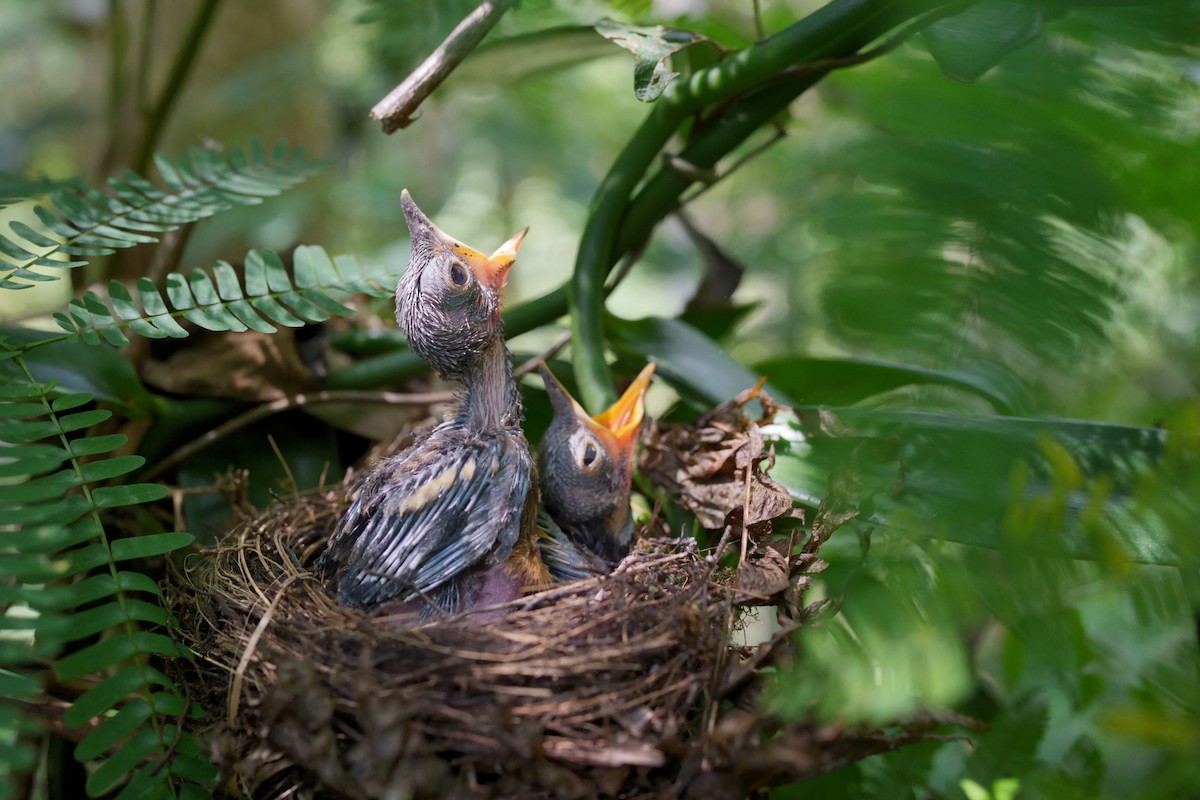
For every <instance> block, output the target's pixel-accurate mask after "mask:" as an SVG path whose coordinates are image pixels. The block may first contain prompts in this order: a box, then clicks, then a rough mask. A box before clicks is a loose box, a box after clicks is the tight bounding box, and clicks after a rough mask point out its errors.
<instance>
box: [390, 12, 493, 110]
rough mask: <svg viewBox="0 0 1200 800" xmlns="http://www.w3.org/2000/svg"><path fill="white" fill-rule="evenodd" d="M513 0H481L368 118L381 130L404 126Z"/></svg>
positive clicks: (481, 39)
mask: <svg viewBox="0 0 1200 800" xmlns="http://www.w3.org/2000/svg"><path fill="white" fill-rule="evenodd" d="M515 3H516V0H484V2H482V3H480V4H479V5H478V6H477V7H476V9H475V10H474V11H472V12H471V13H470V14H468V15H467V16H466V17H465V18H464V19H463V21H462V22H460V23H458V25H457V27H455V28H454V30H452V31H451V32H450V35H449V36H447V37H446V39H445V41H443V42H442V43H441V44H440V45H438V46H437V49H436V50H434V51H433V52H432V53H431V54H430V55H429V57H428V58H426V59H425V60H424V61H422V62H421V64H420V65H419V66H418V67H417V68H416V69H415V70H413V71H412V72H411V73H409V76H408V77H407V78H405V79H404V80H403V81H401V83H400V85H399V86H397V87H396V88H395V89H392V91H390V92H389V93H388V95H387V97H385V98H383V99H382V100H380V101H379V102H378V103H376V104H375V107H374V108H372V109H371V119H377V120H379V121H380V122H381V123H383V132H384V133H394V132H395V131H397V130H399V129H400V128H407V127H408V126H409V125H410V124H412V121H413V114H414V113H415V112H416V110H417V108H418V107H420V105H421V103H423V102H424V101H425V98H426V97H429V95H430V94H432V93H433V90H434V89H436V88H437V87H438V86H440V85H441V83H442V81H444V80H446V78H447V77H448V76H449V75H450V73H451V72H453V71H454V68H455V67H457V66H458V65H459V64H460V63H461V62H462V60H463V59H464V58H466V57H467V54H468V53H470V52H471V51H472V50H474V49H475V47H476V46H477V45H478V44H479V43H480V42H481V41H483V37H484V36H486V35H487V33H488V31H490V30H491V29H492V28H493V27H495V25H496V23H497V22H499V21H500V17H502V16H504V12H505V11H508V9H509V8H511V7H512V6H513V5H515Z"/></svg>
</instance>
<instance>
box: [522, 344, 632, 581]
mask: <svg viewBox="0 0 1200 800" xmlns="http://www.w3.org/2000/svg"><path fill="white" fill-rule="evenodd" d="M541 373H542V380H543V382H545V384H546V393H547V394H548V395H549V396H550V405H551V406H552V407H553V409H554V420H553V422H551V423H550V427H549V428H548V429H547V430H546V435H545V436H543V437H542V445H541V447H540V448H539V450H538V473H539V475H538V477H539V480H540V482H541V486H542V507H541V509H540V511H539V513H538V527H539V528H540V529H541V530H542V532H543V533H544V535H543V536H542V537H541V538H540V540H539V544H540V546H541V551H542V557H543V559H544V561H545V563H546V566H547V567H548V568H549V570H550V575H551V577H552V578H553V579H554V581H555V582H556V583H561V582H564V581H573V580H580V579H582V578H587V577H591V576H594V575H606V574H608V573H609V572H611V571H612V568H613V567H615V566H616V565H617V562H619V561H620V560H621V559H622V558H624V557H625V556H626V555H627V554H628V553H629V546H630V544H632V542H633V517H632V516H631V514H630V509H629V491H630V481H631V479H632V477H633V453H634V449H635V447H636V445H637V438H638V431H639V430H640V429H641V425H642V416H643V413H644V408H645V399H646V388H647V387H648V386H649V385H650V378H651V376H652V375H653V374H654V364H653V363H650V364H647V365H646V366H645V368H643V369H642V371H641V373H639V374H638V376H637V377H636V378H634V380H633V382H632V383H631V384H629V388H628V389H626V390H625V393H624V394H623V395H621V398H620V399H619V400H617V402H615V403H613V404H612V405H611V406H610V407H609V408H607V409H605V410H604V411H603V412H601V413H600V414H598V415H597V416H595V417H591V416H589V415H588V413H587V411H585V410H584V409H583V406H581V405H579V403H578V402H576V400H575V398H573V397H571V395H570V393H568V392H567V390H566V389H565V388H563V385H562V384H561V383H559V382H558V379H556V378H555V377H554V375H553V373H551V372H550V370H549V369H547V368H546V366H545V364H543V365H542V366H541Z"/></svg>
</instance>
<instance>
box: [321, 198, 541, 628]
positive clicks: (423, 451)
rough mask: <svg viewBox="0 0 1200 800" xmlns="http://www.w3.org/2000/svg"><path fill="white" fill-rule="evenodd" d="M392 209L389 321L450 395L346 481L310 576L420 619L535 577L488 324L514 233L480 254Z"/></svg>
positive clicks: (522, 465)
mask: <svg viewBox="0 0 1200 800" xmlns="http://www.w3.org/2000/svg"><path fill="white" fill-rule="evenodd" d="M401 202H402V204H403V207H404V215H405V218H406V219H407V221H408V227H409V230H410V232H411V233H412V240H413V247H412V258H411V260H410V261H409V265H408V269H407V270H406V271H405V273H404V276H403V277H402V278H401V279H400V284H399V286H398V288H397V291H396V320H397V322H398V323H399V325H400V328H401V329H402V330H403V331H404V334H405V336H407V337H408V344H409V347H410V348H411V349H412V351H413V352H414V353H416V354H417V355H418V356H419V357H421V359H423V360H424V361H425V362H427V363H428V364H430V365H431V366H432V367H433V368H434V369H436V370H437V371H438V373H439V374H441V376H442V377H443V378H446V379H447V380H458V381H459V382H460V383H461V388H460V389H459V390H458V392H457V393H456V394H455V398H454V400H453V402H452V403H451V405H450V409H449V410H448V411H447V413H446V416H445V418H444V420H443V421H442V423H441V424H440V425H438V426H437V427H436V428H435V429H434V430H433V431H432V432H431V433H430V434H429V435H427V436H426V437H424V438H422V439H419V440H418V441H417V442H416V443H415V444H414V445H413V446H412V447H410V448H409V449H407V450H405V451H404V452H402V453H400V454H399V455H396V456H394V457H392V458H389V459H386V460H384V461H382V462H381V463H380V464H378V465H377V466H376V467H375V468H374V469H373V470H372V471H371V473H370V474H369V475H367V477H366V478H365V479H364V480H363V481H362V483H361V484H360V485H359V486H358V487H357V491H356V496H355V498H354V500H353V502H352V504H351V506H350V508H349V509H348V510H347V512H346V514H345V516H344V517H343V518H342V520H341V522H340V523H339V524H338V526H337V528H336V529H335V531H334V533H333V536H332V537H331V539H330V542H329V548H328V550H327V551H326V553H325V555H324V556H322V559H321V562H320V564H319V565H318V569H319V570H320V571H321V572H322V573H323V574H324V575H325V576H326V577H332V578H334V579H335V580H336V584H337V596H338V599H339V600H341V601H342V602H343V603H345V604H346V605H348V606H352V607H354V608H361V609H374V608H378V607H380V606H383V605H385V604H386V605H387V606H388V607H389V609H391V608H393V607H396V605H397V604H399V605H400V606H401V608H400V609H399V610H413V611H419V612H421V617H422V618H426V617H428V616H429V615H430V614H431V613H433V612H434V611H438V610H440V611H443V612H454V611H457V610H460V609H463V608H469V607H473V606H481V605H490V604H492V603H498V602H504V601H506V600H510V599H513V598H515V597H518V596H520V594H521V593H522V590H523V588H524V587H525V586H527V585H534V584H545V583H547V582H548V580H549V576H548V574H546V571H545V568H544V567H543V566H542V564H541V561H540V560H539V559H538V558H536V546H535V545H534V543H533V537H534V536H535V535H536V528H535V525H534V518H535V515H536V491H534V488H533V486H532V480H533V479H532V474H533V460H532V457H531V455H530V452H529V444H528V442H527V441H526V439H525V435H524V433H522V431H521V427H520V426H521V421H522V417H523V413H524V412H523V408H522V405H521V397H520V393H519V391H518V389H517V385H516V382H515V381H514V380H513V372H512V365H511V363H510V360H509V355H508V350H507V349H506V348H505V346H504V332H503V327H502V324H501V321H500V295H501V292H502V291H503V289H504V285H505V282H506V281H507V279H508V272H509V268H510V267H511V266H512V263H513V261H514V260H515V258H516V254H517V249H518V248H519V247H520V244H521V241H522V239H523V238H524V236H525V231H521V232H520V233H518V234H517V235H516V236H514V237H512V238H511V239H510V240H509V241H507V242H505V243H504V245H502V246H501V247H500V249H499V250H497V251H496V252H495V253H493V254H492V255H491V256H484V255H483V254H482V253H479V252H477V251H475V250H473V249H471V248H469V247H467V246H466V245H464V244H462V243H461V242H459V241H457V240H456V239H454V238H452V237H450V236H448V235H447V234H445V233H443V232H442V231H441V230H439V229H438V228H437V226H435V225H434V224H433V222H432V221H430V220H429V218H428V217H426V216H425V214H424V213H422V212H421V210H420V209H419V208H417V205H416V203H414V202H413V200H412V198H411V197H410V196H409V195H408V192H407V191H405V192H404V193H403V194H402V196H401ZM531 554H532V555H531Z"/></svg>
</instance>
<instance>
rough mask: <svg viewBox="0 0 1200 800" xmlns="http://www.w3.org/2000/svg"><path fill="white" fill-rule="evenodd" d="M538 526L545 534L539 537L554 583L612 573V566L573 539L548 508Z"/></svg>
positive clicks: (538, 519)
mask: <svg viewBox="0 0 1200 800" xmlns="http://www.w3.org/2000/svg"><path fill="white" fill-rule="evenodd" d="M537 526H538V530H539V531H540V532H541V534H542V535H541V536H539V537H538V547H539V548H541V553H542V561H544V562H545V563H546V568H547V569H548V570H549V571H550V580H552V581H553V582H554V583H569V582H571V581H581V580H584V579H585V578H594V577H596V576H597V575H607V574H608V573H610V572H612V565H610V564H608V563H607V562H605V560H604V559H602V558H601V557H600V556H598V555H596V554H595V553H593V552H592V551H591V550H590V549H588V548H587V547H584V546H582V545H580V544H579V543H578V542H576V541H575V540H574V539H572V538H571V536H570V535H569V534H568V533H567V532H566V531H564V530H563V529H562V527H561V526H560V525H559V524H558V523H557V522H555V521H554V517H552V516H550V512H548V511H546V509H545V508H539V509H538V515H537Z"/></svg>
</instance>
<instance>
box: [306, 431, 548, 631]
mask: <svg viewBox="0 0 1200 800" xmlns="http://www.w3.org/2000/svg"><path fill="white" fill-rule="evenodd" d="M531 472H532V461H531V459H530V456H529V449H528V445H526V444H525V441H524V437H523V436H521V435H520V432H519V431H516V432H508V431H488V432H483V433H480V432H474V433H469V432H467V431H463V430H454V429H451V430H445V429H438V430H435V431H434V433H432V434H431V435H430V436H429V437H428V438H426V439H423V440H421V441H420V442H418V443H417V444H416V445H414V446H413V447H411V448H409V449H408V450H406V451H404V452H403V453H401V454H400V455H398V456H396V457H394V458H392V459H389V460H388V461H386V462H384V463H383V464H381V465H379V467H377V468H376V469H375V470H374V471H373V472H372V473H371V475H370V476H369V477H368V478H367V479H366V481H364V483H363V484H362V485H361V488H360V490H359V492H358V496H357V497H356V498H355V500H354V502H353V503H352V504H351V506H350V509H349V510H348V511H347V512H346V516H345V517H343V518H342V521H341V523H340V524H339V525H338V528H337V530H335V531H334V534H333V537H332V538H331V540H330V545H329V551H328V554H327V556H326V569H327V571H330V570H332V571H336V575H337V579H338V597H339V598H340V599H341V600H342V602H344V603H346V604H347V605H351V606H356V607H359V608H370V607H373V606H376V605H379V604H381V603H385V602H388V601H392V600H399V601H406V600H411V599H414V598H416V597H419V596H422V595H427V594H428V593H430V592H433V591H435V590H437V589H438V588H439V587H441V586H442V585H443V584H445V583H446V582H447V581H449V580H450V579H451V578H453V577H455V576H457V575H459V574H460V573H462V572H463V571H464V570H466V569H467V568H469V567H471V566H472V565H474V564H476V563H477V562H479V561H480V560H481V559H483V558H484V557H485V556H488V555H489V554H490V555H491V558H492V559H493V561H497V560H501V559H503V558H506V557H507V556H508V554H509V552H511V550H512V546H513V543H514V542H515V541H516V538H517V535H518V532H519V527H520V517H521V510H522V507H523V505H524V503H525V498H526V495H527V494H528V493H529V488H530V482H531V477H530V476H531Z"/></svg>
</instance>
